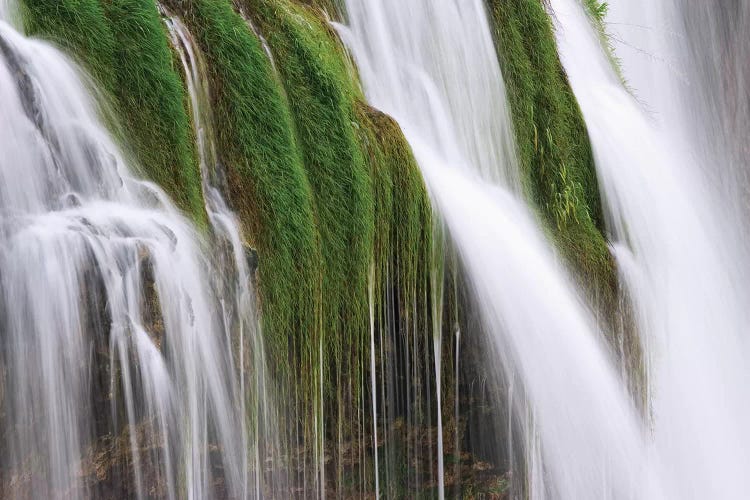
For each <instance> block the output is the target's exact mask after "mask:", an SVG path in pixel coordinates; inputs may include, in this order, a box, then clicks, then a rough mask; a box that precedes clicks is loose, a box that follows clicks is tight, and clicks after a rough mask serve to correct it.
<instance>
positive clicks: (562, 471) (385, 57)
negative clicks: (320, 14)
mask: <svg viewBox="0 0 750 500" xmlns="http://www.w3.org/2000/svg"><path fill="white" fill-rule="evenodd" d="M345 3H346V18H347V22H346V25H338V26H337V27H338V30H339V33H340V34H341V36H342V38H343V40H344V41H345V42H346V44H347V45H348V46H349V48H350V49H351V51H352V53H353V55H354V58H355V60H356V62H357V64H358V67H359V69H360V75H361V78H362V82H363V85H364V88H365V92H366V95H367V98H368V99H369V101H370V102H371V103H372V104H373V105H374V106H376V107H378V108H380V109H382V110H383V111H385V112H387V113H389V114H391V115H392V116H394V117H395V118H396V119H397V120H398V122H399V123H400V125H401V127H402V128H403V131H404V133H405V135H406V137H407V139H408V141H409V142H410V144H411V146H412V149H413V150H414V153H415V156H416V158H417V161H418V163H419V165H420V168H421V170H422V173H423V176H424V178H425V181H426V183H427V186H428V189H429V191H430V195H431V198H432V201H433V203H434V208H435V210H436V211H437V212H438V214H439V215H440V217H441V220H442V222H443V224H444V225H445V228H446V230H447V233H448V234H449V235H450V238H451V240H452V244H453V245H454V246H455V248H456V250H457V253H458V256H459V260H460V263H461V265H462V267H463V269H464V271H465V274H466V277H467V280H468V282H469V285H470V287H471V291H472V292H473V297H474V300H475V303H476V307H477V308H478V310H479V313H480V316H481V319H482V321H483V324H484V328H485V330H486V331H487V333H488V346H489V347H488V349H489V354H488V368H489V370H490V371H492V372H494V374H495V375H496V376H497V377H498V378H504V379H505V380H512V379H515V380H518V381H520V382H521V385H522V389H521V390H519V391H518V394H521V393H523V397H522V396H518V395H517V396H516V397H514V398H513V404H514V413H515V415H517V417H518V421H519V422H520V424H519V425H520V426H521V427H522V429H521V431H522V432H523V436H522V438H521V439H519V440H518V441H519V442H521V443H529V445H528V446H527V449H525V450H524V453H525V456H526V462H527V463H526V464H525V466H524V467H525V469H526V470H527V471H529V474H528V481H527V482H528V484H527V485H526V487H525V488H526V490H527V491H526V494H528V496H529V498H569V499H586V498H590V499H602V498H627V499H635V498H643V496H644V495H643V492H644V491H645V492H650V493H653V495H654V496H657V495H658V491H659V485H658V483H657V479H656V478H657V477H658V473H657V472H656V470H657V469H656V467H655V466H654V464H652V463H651V461H650V460H649V459H648V458H649V457H648V455H647V447H646V438H647V435H646V434H647V430H646V429H645V428H644V426H643V425H642V422H641V419H640V417H639V415H638V414H637V412H636V410H635V408H634V405H633V404H632V402H631V401H630V398H629V396H628V394H627V391H626V390H625V386H624V382H623V381H622V380H621V379H620V377H619V375H618V373H617V370H616V369H615V368H614V362H613V360H612V359H611V357H610V354H609V353H608V351H607V349H606V348H605V347H604V345H603V342H602V339H601V337H602V334H601V332H599V331H598V330H597V328H596V326H595V322H594V320H593V319H592V317H591V314H590V313H589V311H588V309H587V306H586V305H585V304H584V303H583V302H582V300H581V299H580V298H579V297H578V296H577V294H576V292H575V291H574V289H573V287H572V286H571V284H570V282H569V279H568V278H567V277H566V276H565V274H564V272H563V271H562V270H561V266H560V265H559V264H558V263H557V261H556V258H555V256H554V255H553V254H552V252H551V251H550V250H549V244H548V243H547V242H546V241H545V239H544V237H543V235H542V234H541V232H540V230H539V228H538V227H537V226H538V225H537V221H536V220H535V218H534V217H533V216H532V215H531V213H530V211H529V209H528V208H527V207H526V204H525V202H524V201H523V200H522V198H521V195H520V193H519V191H520V189H519V184H520V183H519V180H518V177H519V175H518V172H517V166H516V160H515V153H514V146H513V142H512V139H511V125H510V120H509V118H508V112H507V109H506V103H505V91H504V88H503V80H502V76H501V73H500V69H499V66H498V62H497V55H496V54H495V50H494V47H493V43H492V38H491V36H490V32H489V27H488V22H487V19H486V14H485V11H484V6H483V3H482V2H481V1H480V0H470V1H458V0H441V1H429V0H420V1H415V2H401V1H398V0H373V1H363V0H348V1H347V2H345ZM440 410H441V409H439V411H440ZM536 443H538V444H536ZM517 472H518V473H519V476H520V475H523V472H524V471H523V470H519V471H517ZM520 479H521V482H523V478H522V477H520ZM522 488H523V486H522ZM519 494H520V493H519ZM440 495H442V492H440Z"/></svg>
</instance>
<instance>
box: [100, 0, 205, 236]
mask: <svg viewBox="0 0 750 500" xmlns="http://www.w3.org/2000/svg"><path fill="white" fill-rule="evenodd" d="M102 4H103V6H104V13H105V14H106V16H107V19H108V20H109V24H110V26H111V28H112V32H113V34H114V38H115V42H116V46H115V47H116V48H115V52H114V57H115V60H114V65H113V68H114V72H115V77H116V85H115V88H114V89H113V90H114V93H115V95H116V96H117V101H118V103H119V108H120V111H121V115H122V117H123V121H124V123H123V125H124V126H125V128H126V130H127V131H128V139H130V142H129V144H130V145H131V146H132V148H133V150H134V152H135V153H136V156H137V158H138V160H139V162H140V164H141V165H143V168H144V170H145V173H146V174H147V175H148V177H149V178H150V179H152V180H153V181H155V182H156V183H158V184H159V185H160V186H162V187H163V188H164V189H165V190H166V191H167V192H168V193H169V195H170V196H171V197H172V199H173V200H174V201H175V202H177V204H178V205H179V206H180V207H181V208H183V209H184V210H186V211H188V212H189V213H190V214H192V215H193V217H194V218H195V219H197V220H199V221H201V222H205V217H204V203H203V195H202V191H201V177H200V171H199V167H198V164H197V162H196V161H195V160H194V158H195V152H194V151H193V134H192V132H191V125H190V120H189V118H188V114H187V111H186V108H185V106H184V101H185V88H184V86H183V84H182V80H181V79H180V74H179V72H178V69H177V68H176V67H175V65H174V62H173V57H172V51H171V49H170V46H169V43H168V38H167V35H166V32H165V27H164V24H163V23H162V21H161V17H160V15H159V12H158V11H157V9H156V3H155V2H154V1H153V0H102Z"/></svg>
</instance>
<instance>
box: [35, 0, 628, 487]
mask: <svg viewBox="0 0 750 500" xmlns="http://www.w3.org/2000/svg"><path fill="white" fill-rule="evenodd" d="M163 3H164V7H166V8H167V9H168V10H169V11H170V12H171V13H172V14H174V15H176V16H177V17H179V18H180V19H181V20H182V21H183V22H184V24H185V25H186V26H187V28H188V29H189V30H190V32H191V34H192V36H193V37H194V39H195V40H196V42H197V45H198V47H199V50H200V51H202V52H203V55H204V57H205V60H206V62H207V65H206V72H207V75H206V76H207V78H208V81H209V82H210V99H211V105H212V109H213V119H214V121H215V123H214V128H215V130H216V135H217V137H216V140H217V149H218V152H217V153H218V159H219V162H220V163H221V164H222V166H223V167H224V169H225V170H226V185H227V192H225V193H223V195H224V197H225V198H226V200H227V201H228V203H229V205H230V206H231V208H232V209H233V210H234V211H235V213H236V214H237V215H238V217H239V220H240V221H241V225H242V227H243V230H244V238H245V239H246V242H247V243H248V244H249V245H251V246H252V247H253V248H255V249H257V253H258V260H259V265H258V280H257V281H258V282H257V286H258V295H259V302H260V308H261V311H262V324H263V336H264V340H265V343H266V349H267V351H266V355H267V363H268V365H269V367H270V370H271V373H272V375H273V380H274V387H273V388H270V389H269V390H273V392H274V393H275V395H276V399H277V401H278V404H279V406H280V409H279V413H280V414H282V415H284V416H285V417H284V419H283V421H282V422H280V424H279V427H280V434H281V440H282V442H283V443H284V445H283V453H282V456H280V457H276V459H277V460H278V464H277V466H279V467H284V468H286V469H288V475H289V476H290V477H289V480H288V487H289V488H290V489H293V490H294V491H297V492H298V493H299V492H300V491H305V492H312V491H315V490H318V491H328V492H332V491H337V492H339V493H342V494H346V495H349V494H351V495H354V494H359V493H361V492H366V491H372V490H373V485H374V483H375V478H374V477H373V473H372V470H373V461H374V460H375V458H376V457H378V458H379V460H380V464H381V476H382V477H381V478H380V479H381V484H384V483H386V485H385V486H381V488H387V489H382V491H388V492H390V493H392V494H394V495H398V494H406V493H405V492H407V491H411V493H414V492H416V491H429V490H430V488H433V487H434V483H435V481H434V477H435V464H434V463H433V461H432V460H431V458H430V457H432V456H434V454H435V443H436V432H437V431H436V418H435V412H436V411H437V410H436V403H435V398H434V390H435V386H436V381H435V377H436V375H435V373H434V361H435V360H434V356H435V351H434V350H433V346H432V339H433V336H434V335H436V334H437V333H441V332H442V333H443V335H442V339H443V345H442V346H441V350H440V352H439V353H438V354H437V355H438V356H442V357H443V358H445V359H444V362H443V363H442V367H443V372H442V373H440V374H438V375H437V376H439V377H441V380H442V387H443V390H444V391H445V394H444V398H443V401H446V400H447V401H451V399H450V398H456V402H455V403H453V402H451V403H450V404H445V407H444V409H443V414H444V423H445V425H444V432H445V436H446V437H445V442H446V443H451V445H449V446H447V447H446V454H447V455H451V456H452V457H453V463H452V465H451V469H452V470H454V471H455V473H454V477H452V478H451V479H450V480H449V482H448V483H447V484H448V486H449V487H450V488H456V490H455V491H457V492H458V491H462V490H464V491H467V492H474V493H482V492H485V493H492V494H496V495H498V496H500V495H502V494H504V491H505V488H506V486H507V478H504V477H503V473H504V472H505V470H504V467H505V464H501V463H496V464H490V463H487V462H482V461H481V460H480V457H479V456H480V455H483V453H482V449H483V448H486V446H482V445H481V444H477V442H476V436H473V438H472V439H474V441H475V442H474V444H472V443H471V441H472V439H469V437H468V435H467V429H469V428H472V427H473V428H475V429H476V428H479V426H480V421H479V420H480V419H481V418H484V419H489V418H495V419H497V418H498V415H500V414H501V413H502V409H500V408H490V409H488V410H487V411H485V412H484V413H482V412H480V411H478V410H477V409H476V405H478V404H480V403H481V402H482V401H485V399H486V393H485V392H483V391H475V390H473V389H472V390H462V389H465V388H466V387H469V386H471V387H473V385H472V384H473V383H474V382H475V381H476V380H481V379H482V373H481V369H480V368H479V367H478V366H477V367H473V366H472V362H473V361H474V360H476V359H480V358H481V353H480V352H478V351H479V350H480V347H479V346H478V345H476V342H475V341H474V340H473V339H472V336H471V330H472V328H473V325H471V322H470V321H466V320H465V319H464V320H462V318H467V317H468V314H466V312H465V311H464V310H463V300H462V298H461V297H462V296H463V293H464V291H463V290H462V286H461V280H460V270H459V269H456V268H455V266H454V265H452V259H450V255H447V256H444V255H442V254H436V253H435V252H433V225H432V224H433V221H432V214H431V210H430V203H429V199H428V197H427V192H426V189H425V186H424V183H423V181H422V178H421V174H420V172H419V169H418V167H417V165H416V162H415V161H414V158H413V156H412V153H411V151H410V148H409V146H408V144H407V143H406V141H405V139H404V136H403V134H402V132H401V130H400V129H399V127H398V125H397V124H396V123H395V122H394V121H393V120H392V119H390V118H389V117H387V116H385V115H383V114H382V113H380V112H378V111H377V110H375V109H372V108H370V107H369V106H368V105H367V104H366V103H365V100H364V97H363V95H362V92H361V90H360V88H359V84H358V82H357V75H356V68H354V67H353V65H352V63H351V61H350V60H349V58H348V56H347V54H346V52H345V50H344V48H343V47H342V45H341V43H340V41H339V40H338V38H337V36H336V33H335V32H334V31H333V30H332V29H331V27H330V26H329V25H328V23H327V21H326V18H325V14H324V11H323V10H321V8H325V7H327V8H328V9H332V8H333V7H332V6H331V5H325V6H321V5H318V3H319V2H316V3H315V5H309V3H310V2H300V1H296V0H235V1H230V0H165V1H164V2H163ZM327 3H328V2H326V4H327ZM22 7H23V9H22V12H23V18H24V20H25V24H26V28H27V31H28V32H29V33H30V34H32V35H35V36H39V37H42V38H46V39H49V40H51V41H53V42H54V43H56V44H57V45H59V46H61V47H63V48H64V49H66V51H67V52H68V53H69V54H71V55H72V57H73V58H75V59H76V60H77V61H78V62H79V63H80V64H81V65H82V66H83V67H84V68H86V70H87V71H88V72H89V73H90V74H91V75H92V77H93V79H94V80H95V83H96V86H97V88H98V89H100V91H101V92H102V94H103V96H104V97H103V101H102V102H103V103H106V107H108V108H109V109H108V113H109V114H108V115H107V116H109V117H110V123H111V128H112V129H113V131H114V132H115V133H116V135H117V136H118V138H119V139H120V140H121V141H122V143H123V144H125V145H127V146H128V147H129V148H130V151H131V153H132V155H133V157H134V159H135V161H136V163H137V164H138V165H140V167H141V169H142V173H143V174H144V175H145V176H147V177H148V178H150V179H151V180H153V181H154V182H156V183H158V184H159V185H161V186H162V187H163V188H164V189H165V190H166V191H167V192H168V193H169V195H170V196H171V197H172V198H173V199H174V200H175V201H176V202H177V204H178V205H179V206H180V208H181V209H182V210H184V212H185V213H186V215H187V216H188V217H190V218H191V219H193V221H194V222H195V223H196V224H197V225H198V226H200V227H201V228H204V229H206V226H207V222H206V213H205V208H204V205H205V203H204V200H203V193H202V190H201V177H200V170H199V166H198V158H197V152H196V146H195V143H196V136H197V134H198V133H199V132H198V131H197V130H195V129H194V128H195V127H194V125H193V124H191V120H190V118H189V117H190V108H189V106H190V104H189V99H188V94H187V89H186V84H185V75H184V74H183V73H182V69H181V67H180V65H179V63H178V58H177V56H176V54H175V52H174V50H173V47H171V46H170V42H169V36H168V34H167V31H166V28H165V25H164V22H163V21H164V20H163V18H162V15H161V14H160V11H159V6H157V4H156V3H154V1H153V0H60V1H56V2H49V1H46V0H24V2H23V4H22ZM488 9H489V11H490V12H491V14H492V16H491V17H492V20H493V22H494V26H493V28H494V33H495V35H496V41H497V47H498V51H499V54H500V59H501V65H502V69H503V72H504V76H505V79H506V82H507V85H508V89H509V100H510V105H511V109H512V113H513V119H514V126H515V134H516V140H517V148H518V155H519V158H520V161H521V165H522V170H523V174H524V185H525V188H526V191H527V194H528V196H529V197H530V198H531V199H532V200H533V201H534V203H535V204H536V207H537V208H538V210H539V213H540V214H541V216H542V219H543V220H544V221H546V223H547V226H548V230H549V233H550V234H551V235H552V238H553V240H554V241H555V242H556V243H557V244H558V246H559V249H560V251H561V253H562V254H563V255H564V256H565V257H566V258H567V259H568V261H569V262H570V265H571V267H572V268H574V269H575V270H576V271H577V272H578V273H579V275H580V276H581V280H582V281H583V282H585V283H587V284H588V285H590V291H591V293H592V295H596V296H597V297H599V298H600V299H601V301H602V306H603V307H605V308H606V309H608V310H611V309H613V308H614V307H615V304H616V303H617V292H616V278H615V271H614V268H613V264H612V260H611V258H610V256H609V252H608V249H607V246H606V243H605V240H604V237H603V235H602V227H603V223H602V220H601V219H602V215H601V209H600V202H599V194H598V191H597V182H596V178H595V174H594V168H593V160H592V155H591V149H590V146H589V143H588V137H587V134H586V130H585V126H584V124H583V121H582V119H581V116H580V111H579V110H578V106H577V104H576V102H575V99H574V97H573V95H572V92H571V90H570V88H569V86H568V83H567V81H566V77H565V75H564V72H563V70H562V68H561V66H560V63H559V61H558V59H557V52H556V48H555V43H554V37H553V34H552V30H551V24H550V21H549V18H548V17H547V14H546V12H545V10H544V7H543V5H542V3H541V1H540V0H505V1H496V0H490V1H489V2H488ZM443 280H445V281H446V284H447V286H446V289H447V290H448V292H447V293H446V295H445V296H446V300H445V301H444V302H445V303H444V304H437V303H435V301H434V300H432V299H431V297H433V294H431V291H432V290H433V289H435V287H438V286H440V287H442V286H443V284H442V282H443ZM438 307H443V308H444V309H445V314H444V315H443V316H442V317H443V321H442V323H438V324H437V326H436V324H435V323H434V322H433V321H432V318H433V313H434V312H435V309H436V308H438ZM459 324H461V326H462V329H463V330H464V331H467V332H468V333H467V335H466V336H465V337H464V338H463V339H462V343H465V345H466V348H465V349H464V347H463V346H462V348H461V351H462V353H463V352H465V354H462V356H465V358H462V359H461V376H460V377H459V378H460V379H461V380H460V381H459V380H456V376H455V374H456V373H457V367H456V365H455V362H456V360H455V359H454V353H455V352H456V346H455V342H456V337H455V336H454V332H455V330H456V328H458V325H459ZM433 330H440V331H441V332H438V331H433ZM441 353H442V354H441ZM467 366H468V368H467ZM373 369H374V373H375V375H374V376H373V377H372V378H371V370H373ZM372 381H375V384H374V385H373V383H372ZM373 393H374V395H375V400H376V401H377V405H378V408H379V409H378V411H377V415H373V414H372V411H371V408H372V405H371V400H372V397H373ZM458 394H462V395H463V396H462V397H461V398H460V399H459V398H458V396H457V395H458ZM446 396H447V397H446ZM454 404H455V406H456V408H457V409H458V411H457V412H455V411H454V410H455V409H454V408H453V405H454ZM478 415H481V417H478ZM373 429H376V430H377V432H378V434H379V436H378V443H377V449H375V450H373V445H372V443H373V436H372V432H373ZM124 439H125V437H123V436H110V440H111V441H112V443H115V444H117V443H119V441H118V440H124ZM123 442H124V441H123ZM452 443H459V444H458V446H459V448H464V447H466V450H462V449H456V447H455V446H453V445H452ZM113 446H115V445H114V444H113ZM118 446H119V445H118ZM144 446H145V445H144ZM113 449H114V448H113ZM118 450H119V448H118ZM123 454H124V453H123ZM110 455H111V456H110ZM110 455H107V456H106V457H105V458H107V464H109V465H105V464H101V466H102V467H104V468H105V469H106V468H107V467H110V468H111V467H119V465H116V464H115V462H117V460H118V459H117V458H116V456H115V455H116V454H115V453H114V452H113V453H111V454H110ZM117 455H118V456H119V452H118V453H117ZM484 455H489V453H484ZM487 458H488V459H489V458H490V457H487ZM506 458H507V457H506ZM122 460H127V458H122ZM493 460H494V457H493ZM477 464H479V465H477ZM91 466H92V467H98V466H97V465H96V464H91ZM107 470H109V469H107ZM105 477H107V478H109V475H107V474H105ZM108 480H111V478H110V479H108ZM280 496H285V495H284V494H280Z"/></svg>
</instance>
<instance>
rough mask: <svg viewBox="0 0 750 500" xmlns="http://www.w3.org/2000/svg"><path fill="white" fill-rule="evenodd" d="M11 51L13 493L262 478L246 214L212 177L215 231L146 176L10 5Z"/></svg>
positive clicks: (198, 493) (240, 491) (1, 283)
mask: <svg viewBox="0 0 750 500" xmlns="http://www.w3.org/2000/svg"><path fill="white" fill-rule="evenodd" d="M3 5H7V4H3ZM3 12H7V10H4V11H3ZM0 60H2V63H1V64H0V101H1V102H2V103H3V105H2V108H1V109H0V178H1V180H2V186H1V187H0V217H1V218H2V231H1V233H0V234H1V236H0V238H1V244H0V269H2V274H1V275H0V305H1V307H2V310H3V315H2V323H0V332H2V337H0V338H1V339H2V351H1V352H2V358H1V360H0V366H1V367H2V371H3V372H4V373H5V380H4V385H5V387H13V390H12V391H6V393H5V397H4V401H3V413H2V415H3V419H4V421H3V423H2V426H3V428H4V429H5V432H6V434H5V440H6V442H7V450H4V452H3V455H2V457H3V463H2V472H3V475H4V478H3V481H2V484H3V485H4V486H3V487H4V491H3V492H2V494H3V496H7V497H23V498H26V497H32V498H75V497H88V496H92V495H93V496H97V495H102V494H105V493H106V494H115V495H121V496H134V497H138V498H145V497H147V496H151V495H157V496H163V497H167V498H207V497H212V496H215V495H219V496H226V495H228V496H231V497H247V496H249V495H250V492H249V491H250V488H254V489H255V491H256V493H258V496H260V493H259V490H260V486H258V484H259V483H258V481H259V479H258V478H255V479H254V480H251V478H248V469H249V467H248V463H249V459H248V450H249V449H253V446H251V444H254V449H255V450H257V449H258V439H259V436H261V435H262V436H264V440H265V441H267V442H271V441H272V440H273V433H272V431H271V428H270V427H269V428H268V429H263V430H261V429H259V427H258V425H261V423H262V424H265V423H267V422H268V421H269V420H270V419H269V418H268V417H267V416H266V417H265V418H264V417H263V416H262V415H261V413H262V412H264V411H267V407H265V406H263V405H261V404H260V403H259V402H258V400H259V398H262V399H264V400H265V396H266V395H265V394H263V395H262V396H260V395H259V394H261V393H262V390H263V389H262V388H263V381H262V377H263V370H262V364H261V363H259V361H258V360H259V359H260V352H261V351H260V349H261V346H260V345H259V344H258V340H257V338H256V336H257V334H256V325H255V319H254V317H253V315H252V310H253V305H254V299H253V298H252V297H253V293H252V289H251V285H250V282H249V271H248V269H247V264H246V260H245V256H244V250H243V249H242V245H241V243H240V239H239V233H238V232H237V229H236V224H235V223H234V220H233V218H232V217H231V216H230V215H229V213H228V212H227V211H224V210H222V209H221V204H220V197H213V198H212V197H211V196H209V193H207V198H208V199H210V200H212V201H211V202H210V203H209V206H208V212H209V215H210V218H211V220H212V223H213V225H214V230H215V232H216V234H217V237H216V238H215V240H216V241H214V240H213V239H212V241H210V242H209V241H206V240H205V238H204V237H203V236H202V235H200V234H199V233H197V232H196V231H195V230H194V229H193V228H192V227H191V226H190V225H189V224H188V223H187V221H186V220H185V219H184V218H183V217H182V216H181V215H180V214H179V213H178V212H177V211H176V209H175V208H174V207H173V205H172V204H171V202H170V201H169V200H168V199H167V197H166V195H165V194H164V193H163V192H162V191H161V190H160V189H159V188H158V187H157V186H155V185H153V184H151V183H149V182H145V181H142V180H139V179H137V178H135V177H133V175H132V174H131V173H130V171H129V169H128V167H127V161H126V159H125V158H124V157H123V155H122V154H121V153H120V151H119V149H118V148H117V146H116V145H115V144H114V143H113V141H112V140H111V139H110V138H109V137H108V135H107V133H106V132H105V131H104V127H103V126H102V125H101V123H100V120H99V118H98V115H99V114H100V112H101V110H100V109H98V107H97V105H96V103H95V102H94V100H93V99H92V98H91V97H90V90H89V89H90V88H91V85H90V82H88V81H86V80H85V79H84V78H83V77H82V76H81V74H80V73H79V71H78V70H77V69H76V68H75V66H74V65H73V64H72V63H71V62H70V61H69V60H68V59H67V58H66V57H65V56H64V55H62V54H61V53H60V52H59V51H57V50H56V49H54V48H52V47H50V46H49V45H47V44H45V43H42V42H39V41H35V40H30V39H26V38H24V37H22V36H21V35H19V34H18V33H17V32H15V31H14V30H13V29H12V28H11V27H10V26H8V25H7V24H5V23H4V22H1V21H0ZM222 241H226V243H221V242H222ZM212 245H213V246H216V245H218V246H219V247H221V246H222V245H224V246H228V247H229V249H228V250H226V253H224V250H222V249H221V248H212ZM209 251H211V252H212V257H211V258H209V257H208V255H209ZM216 255H219V256H222V255H226V256H227V257H226V258H218V259H217V258H215V256H216ZM217 261H218V262H219V263H221V265H226V267H227V268H221V269H220V268H219V264H217ZM222 261H224V262H222ZM222 275H223V276H224V280H222V279H219V278H217V277H218V276H222ZM241 373H242V375H241ZM247 380H250V381H251V383H252V384H253V387H247V385H248V383H247ZM251 391H253V392H255V391H258V393H257V394H256V396H255V399H251V398H249V397H248V394H249V393H250V392H251ZM249 405H254V406H253V407H252V408H248V406H249ZM248 418H252V419H253V420H254V421H255V422H256V426H255V428H254V434H255V435H248V433H247V432H245V431H244V429H245V428H246V425H245V424H246V421H247V419H248ZM254 459H255V463H256V467H259V465H258V462H259V458H258V453H257V451H256V452H255V457H254ZM250 468H251V469H252V467H250ZM255 470H258V469H257V468H256V469H255ZM253 481H255V484H250V483H251V482H253ZM97 488H101V489H102V490H99V489H97Z"/></svg>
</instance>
